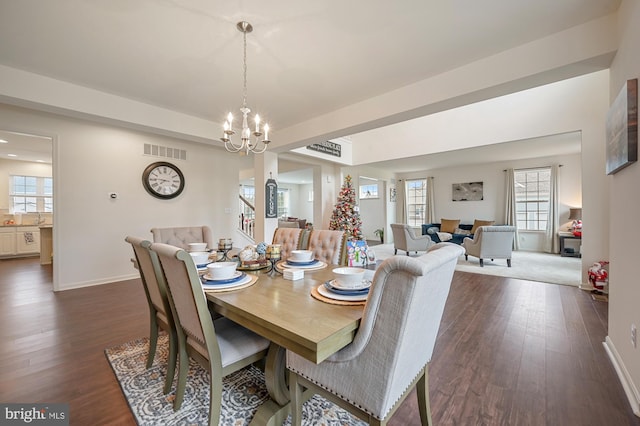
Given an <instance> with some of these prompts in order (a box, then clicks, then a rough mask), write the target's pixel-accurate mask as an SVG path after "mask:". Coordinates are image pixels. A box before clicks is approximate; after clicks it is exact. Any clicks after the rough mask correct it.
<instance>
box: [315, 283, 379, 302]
mask: <svg viewBox="0 0 640 426" xmlns="http://www.w3.org/2000/svg"><path fill="white" fill-rule="evenodd" d="M318 293H320V294H321V295H322V296H324V297H326V298H328V299H334V300H344V301H347V302H362V301H364V300H367V297H369V293H366V294H362V295H354V296H348V295H345V294H337V293H334V292H332V291H330V290H329V289H327V288H326V287H325V286H324V284H323V285H320V286H318Z"/></svg>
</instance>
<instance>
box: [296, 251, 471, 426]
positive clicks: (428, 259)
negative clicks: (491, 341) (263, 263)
mask: <svg viewBox="0 0 640 426" xmlns="http://www.w3.org/2000/svg"><path fill="white" fill-rule="evenodd" d="M463 252H464V250H463V249H462V247H460V246H459V245H456V244H451V243H439V244H436V245H435V246H434V247H432V248H431V249H430V250H429V251H428V253H426V254H424V255H422V256H420V257H418V258H414V257H405V256H393V257H390V258H388V259H386V260H385V261H384V262H383V263H382V264H381V265H380V266H379V267H378V269H377V270H376V274H375V276H374V278H373V283H372V286H371V290H370V293H369V299H368V300H367V304H366V306H365V308H364V314H363V317H362V320H361V321H360V327H359V328H358V331H357V332H356V335H355V337H354V340H353V342H352V343H350V344H349V345H347V346H345V347H344V348H343V349H341V350H340V351H338V352H337V353H335V354H333V355H331V356H330V357H329V358H327V359H326V360H324V361H322V362H321V363H320V364H315V363H313V362H310V361H308V360H307V359H305V358H303V357H301V356H300V355H297V354H296V353H294V352H291V351H287V355H286V357H287V358H286V359H287V368H288V370H289V390H290V394H291V413H292V422H291V423H292V424H293V425H300V424H301V417H302V403H303V397H302V393H303V389H304V388H306V389H309V390H310V391H311V392H307V395H305V396H308V394H309V393H318V394H320V395H322V396H324V397H325V398H327V399H329V400H330V401H332V402H335V403H336V404H338V405H340V406H341V407H343V408H345V409H347V410H349V411H350V412H351V413H353V414H355V415H356V416H358V417H360V418H362V419H364V420H365V421H367V422H369V424H374V425H375V424H383V425H384V424H386V422H387V420H388V419H389V418H390V417H391V416H392V415H393V413H394V411H395V410H396V409H397V408H398V406H400V404H401V403H402V401H403V400H404V399H405V398H406V396H407V395H409V394H410V393H411V390H412V389H413V387H414V386H415V387H416V388H417V392H418V407H419V411H420V419H421V420H422V424H423V425H427V424H430V423H431V410H430V406H429V384H428V366H429V362H430V360H431V355H432V353H433V348H434V346H435V342H436V336H437V335H438V329H439V327H440V321H441V319H442V314H443V311H444V306H445V302H446V301H447V297H448V294H449V289H450V287H451V279H452V277H453V272H454V269H455V266H456V262H457V260H458V257H459V256H460V255H461V254H462V253H463Z"/></svg>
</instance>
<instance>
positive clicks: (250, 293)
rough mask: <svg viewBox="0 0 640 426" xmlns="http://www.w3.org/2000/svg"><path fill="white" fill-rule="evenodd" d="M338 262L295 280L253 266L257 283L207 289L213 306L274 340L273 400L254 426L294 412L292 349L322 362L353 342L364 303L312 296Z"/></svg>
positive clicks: (269, 379)
mask: <svg viewBox="0 0 640 426" xmlns="http://www.w3.org/2000/svg"><path fill="white" fill-rule="evenodd" d="M337 267H339V265H326V264H325V266H324V267H322V268H318V269H313V270H305V271H304V278H302V279H298V280H293V281H292V280H289V279H285V278H284V276H283V274H282V273H281V272H282V270H281V269H280V270H278V269H277V268H276V269H272V270H270V269H264V270H256V271H249V272H247V273H248V274H255V275H256V276H257V280H255V283H254V284H253V285H250V286H248V287H243V288H241V289H238V290H231V291H205V294H206V297H207V300H208V302H209V305H210V308H211V309H212V310H214V311H215V312H218V313H219V314H221V315H223V316H225V317H227V318H229V319H230V320H232V321H234V322H236V323H238V324H240V325H242V326H244V327H246V328H248V329H250V330H252V331H253V332H255V333H257V334H259V335H261V336H263V337H265V338H266V339H268V340H270V341H271V344H270V346H269V350H268V353H267V358H266V361H265V383H266V387H267V390H268V392H269V396H270V400H268V401H266V402H265V403H264V404H262V405H261V406H260V407H259V409H258V411H257V413H256V415H255V416H254V418H253V420H252V422H251V424H252V425H276V424H277V425H281V424H282V422H283V421H285V420H286V418H287V416H288V415H289V412H290V408H289V391H288V387H287V377H286V376H287V371H286V363H285V351H286V350H290V351H293V352H295V353H297V354H299V355H301V356H303V357H304V358H306V359H308V360H309V361H312V362H315V363H320V362H322V361H323V360H325V359H327V358H328V357H329V356H331V355H332V354H334V353H336V352H337V351H339V350H340V349H342V348H343V347H345V346H346V345H348V344H349V343H351V342H352V341H353V339H354V336H355V334H356V331H357V329H358V326H359V324H360V319H361V318H362V315H363V310H364V302H361V303H359V304H356V303H346V302H340V301H335V302H332V301H331V300H321V299H322V298H318V297H317V294H318V293H317V292H315V297H314V295H312V292H314V289H316V288H317V287H318V286H320V285H323V284H324V283H325V282H327V281H330V280H331V279H332V278H333V272H332V271H333V269H334V268H337ZM265 271H269V272H265Z"/></svg>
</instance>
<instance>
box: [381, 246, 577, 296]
mask: <svg viewBox="0 0 640 426" xmlns="http://www.w3.org/2000/svg"><path fill="white" fill-rule="evenodd" d="M372 248H373V250H374V251H375V253H376V257H377V258H378V259H379V260H382V259H386V258H387V257H390V256H393V244H381V245H376V246H374V247H372ZM399 253H401V255H402V256H404V255H405V252H404V251H399ZM424 253H425V252H419V253H418V255H422V254H424ZM411 255H412V256H416V254H415V253H412V254H411ZM581 268H582V262H581V259H580V258H576V257H562V256H560V255H558V254H549V253H536V252H529V251H514V252H513V257H512V259H511V268H508V267H507V261H506V260H505V259H496V260H495V261H491V259H485V260H484V267H480V263H479V261H478V258H476V257H473V256H469V260H465V259H464V256H460V258H459V259H458V264H457V265H456V271H463V272H471V273H474V274H483V275H496V276H500V277H510V278H519V279H523V280H529V281H538V282H546V283H552V284H563V285H572V286H579V285H580V284H581V283H582V282H581V281H582V272H581Z"/></svg>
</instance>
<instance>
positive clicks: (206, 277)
mask: <svg viewBox="0 0 640 426" xmlns="http://www.w3.org/2000/svg"><path fill="white" fill-rule="evenodd" d="M246 275H247V274H245V273H244V272H240V271H236V272H235V274H233V277H231V278H226V279H224V280H214V279H211V277H210V276H209V274H204V276H203V277H202V283H203V284H206V285H216V284H232V283H236V282H238V281H241V280H242V279H243V278H244V277H245V276H246Z"/></svg>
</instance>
